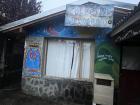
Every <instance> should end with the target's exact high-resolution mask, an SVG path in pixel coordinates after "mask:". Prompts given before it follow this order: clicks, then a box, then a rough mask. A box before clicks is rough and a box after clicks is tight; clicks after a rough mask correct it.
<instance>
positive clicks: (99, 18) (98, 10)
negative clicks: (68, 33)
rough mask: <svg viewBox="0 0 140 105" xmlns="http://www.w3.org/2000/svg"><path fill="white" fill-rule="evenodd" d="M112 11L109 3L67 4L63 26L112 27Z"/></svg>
mask: <svg viewBox="0 0 140 105" xmlns="http://www.w3.org/2000/svg"><path fill="white" fill-rule="evenodd" d="M113 11H114V8H113V6H110V5H97V4H93V5H90V4H89V5H67V7H66V15H65V26H83V27H107V28H112V25H113Z"/></svg>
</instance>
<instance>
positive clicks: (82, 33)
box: [27, 16, 97, 39]
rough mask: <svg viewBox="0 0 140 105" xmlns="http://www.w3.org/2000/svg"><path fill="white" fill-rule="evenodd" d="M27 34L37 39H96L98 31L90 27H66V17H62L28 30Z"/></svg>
mask: <svg viewBox="0 0 140 105" xmlns="http://www.w3.org/2000/svg"><path fill="white" fill-rule="evenodd" d="M27 32H28V34H29V35H31V36H37V37H38V36H40V37H56V38H58V37H59V38H86V39H94V37H95V35H96V33H97V29H95V28H88V27H66V26H64V16H60V17H56V18H54V19H51V20H49V21H46V22H44V23H41V24H38V25H36V26H34V27H32V28H30V29H27Z"/></svg>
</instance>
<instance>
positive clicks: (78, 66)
mask: <svg viewBox="0 0 140 105" xmlns="http://www.w3.org/2000/svg"><path fill="white" fill-rule="evenodd" d="M71 5H76V6H86V7H88V6H90V7H91V8H93V7H94V6H96V7H100V6H102V5H106V6H107V7H109V8H110V7H111V8H113V15H112V17H113V18H112V17H111V19H113V20H114V21H108V24H112V25H113V24H115V23H116V22H117V21H118V20H119V19H121V17H123V16H125V15H127V14H128V13H129V12H130V10H131V9H133V7H134V5H132V4H128V3H122V2H116V1H111V0H108V1H104V0H79V1H76V2H73V3H71ZM94 9H95V11H96V8H94ZM105 11H106V10H105ZM93 12H94V11H92V12H90V13H91V14H92V13H93ZM66 13H67V9H66V5H65V6H62V7H59V8H56V9H53V10H49V11H46V12H44V13H40V14H37V15H34V16H30V17H27V18H24V19H21V20H18V21H15V22H12V23H9V24H6V25H3V26H1V27H0V31H1V32H2V33H3V34H7V35H9V36H10V35H11V36H12V35H15V33H16V35H17V33H18V36H20V35H23V34H24V35H25V45H24V58H23V69H22V90H23V91H24V92H25V93H26V94H30V95H34V96H41V97H47V98H48V99H52V100H59V99H61V100H67V101H72V102H77V103H83V104H92V100H93V93H94V91H93V87H94V86H93V82H94V73H100V74H108V75H109V77H112V78H113V80H114V85H115V86H114V87H115V92H116V93H117V90H118V87H119V64H120V50H119V48H118V47H117V46H116V45H115V44H114V43H113V42H112V40H111V38H110V36H109V33H110V32H111V31H112V27H110V28H109V27H105V26H104V25H102V24H103V23H100V21H98V22H97V24H98V25H100V27H101V28H99V27H96V26H95V27H93V26H92V27H91V26H89V24H88V25H87V26H82V27H81V26H65V24H64V23H65V17H66V15H68V14H66ZM81 13H82V12H81ZM84 13H86V12H84ZM94 13H95V14H96V12H94ZM94 13H93V14H94ZM97 13H98V12H97ZM77 14H78V13H77ZM106 14H107V15H108V12H107V13H106ZM109 14H110V13H109ZM96 15H97V14H96ZM71 16H72V17H73V15H71ZM75 18H76V19H77V18H79V17H78V16H76V17H75ZM84 18H89V17H88V15H85V17H84ZM96 18H97V17H96ZM94 19H95V17H92V18H89V20H94ZM102 19H104V18H102ZM97 20H98V18H97ZM99 23H100V24H99ZM67 24H71V23H67ZM77 24H80V23H77ZM71 25H75V24H71ZM12 61H13V62H15V61H18V60H17V58H16V57H15V58H14V59H12ZM103 82H104V81H103ZM101 84H102V83H101ZM103 84H104V83H103ZM109 84H110V83H109ZM116 93H115V94H116ZM114 96H115V97H116V95H114ZM115 99H116V98H115ZM114 101H115V102H116V100H114Z"/></svg>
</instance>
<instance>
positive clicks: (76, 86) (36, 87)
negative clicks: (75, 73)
mask: <svg viewBox="0 0 140 105" xmlns="http://www.w3.org/2000/svg"><path fill="white" fill-rule="evenodd" d="M22 90H23V92H25V93H26V94H29V95H33V96H40V97H42V98H47V99H49V100H55V101H59V100H64V101H71V102H75V103H79V104H86V105H91V104H92V99H93V95H92V93H93V84H92V82H87V81H79V80H70V79H54V78H39V79H38V78H28V77H24V78H22Z"/></svg>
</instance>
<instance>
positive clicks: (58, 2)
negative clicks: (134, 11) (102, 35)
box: [38, 0, 140, 11]
mask: <svg viewBox="0 0 140 105" xmlns="http://www.w3.org/2000/svg"><path fill="white" fill-rule="evenodd" d="M38 1H42V8H41V9H42V10H41V11H46V10H50V9H53V8H57V7H59V6H62V5H65V4H69V3H71V2H73V1H77V0H38ZM115 1H120V2H126V3H132V4H138V3H139V1H140V0H115Z"/></svg>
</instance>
